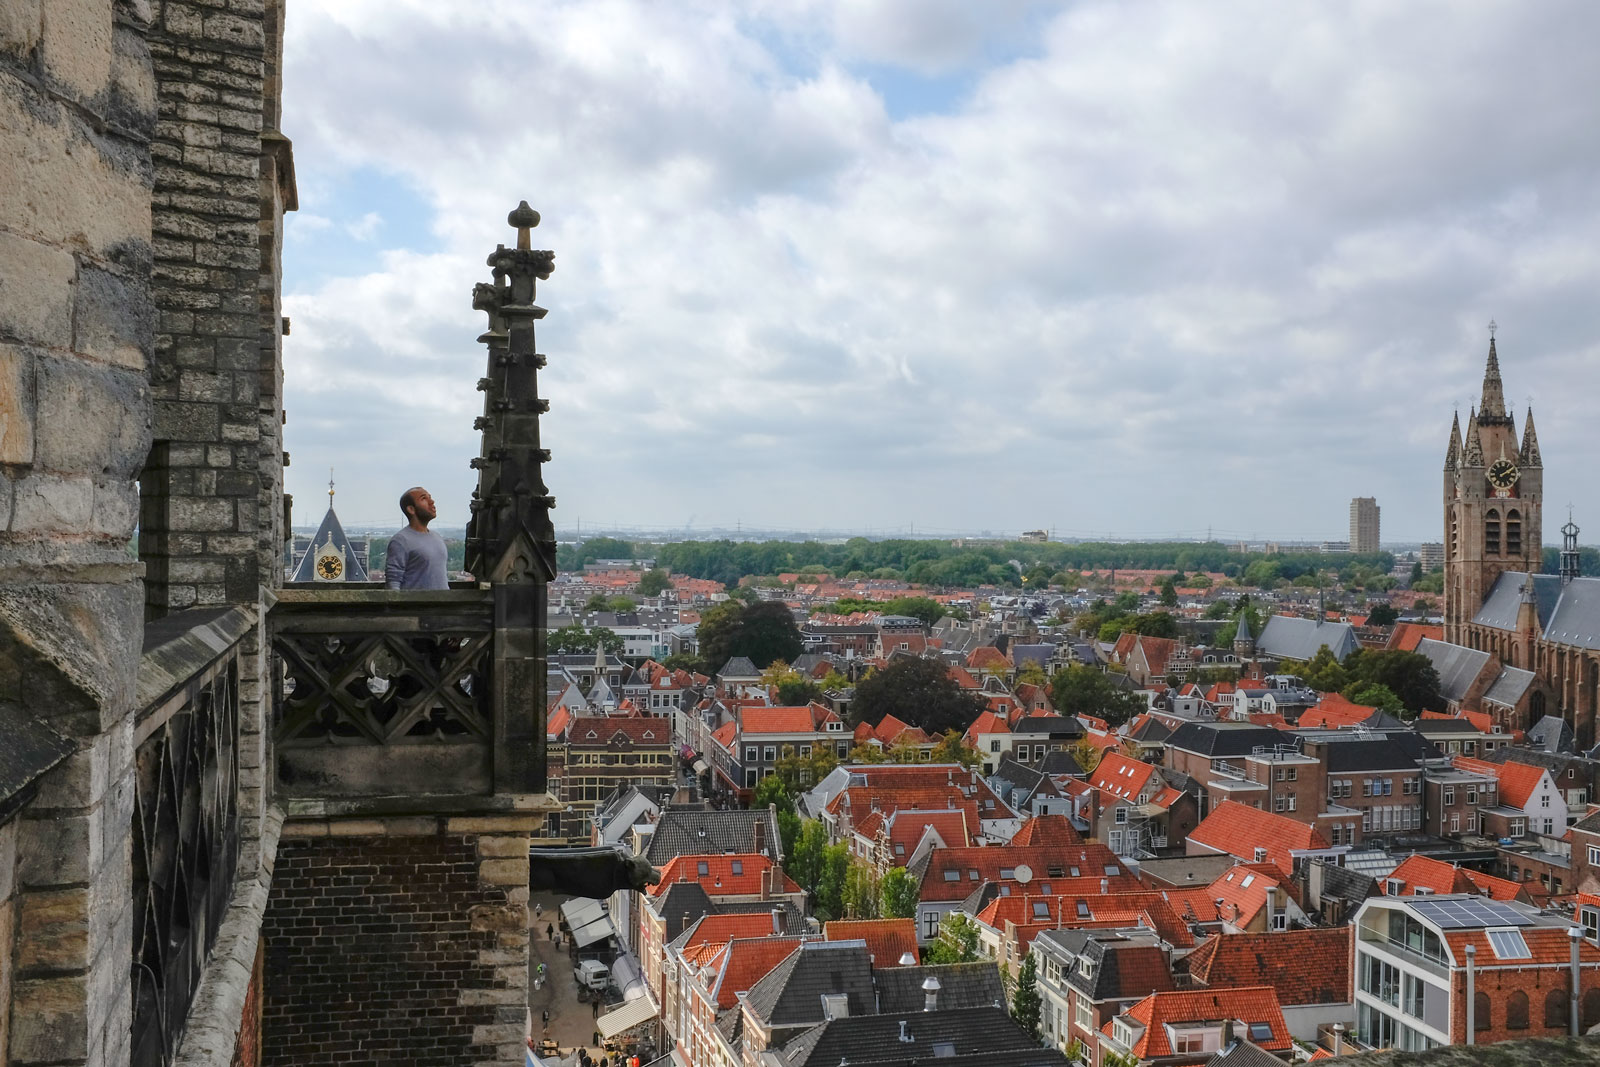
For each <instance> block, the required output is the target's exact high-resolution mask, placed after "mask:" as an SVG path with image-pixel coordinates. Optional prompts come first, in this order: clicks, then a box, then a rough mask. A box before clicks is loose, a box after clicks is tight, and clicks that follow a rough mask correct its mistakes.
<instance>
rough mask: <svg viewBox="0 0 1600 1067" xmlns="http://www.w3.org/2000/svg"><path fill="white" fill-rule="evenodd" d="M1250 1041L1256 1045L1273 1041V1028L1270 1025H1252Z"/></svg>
mask: <svg viewBox="0 0 1600 1067" xmlns="http://www.w3.org/2000/svg"><path fill="white" fill-rule="evenodd" d="M1250 1040H1251V1041H1254V1042H1255V1043H1256V1044H1258V1045H1259V1044H1260V1043H1261V1042H1263V1041H1271V1040H1272V1026H1271V1025H1270V1024H1268V1023H1251V1024H1250Z"/></svg>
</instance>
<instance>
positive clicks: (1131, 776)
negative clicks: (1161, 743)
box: [1089, 752, 1156, 800]
mask: <svg viewBox="0 0 1600 1067" xmlns="http://www.w3.org/2000/svg"><path fill="white" fill-rule="evenodd" d="M1155 773H1156V769H1155V768H1154V767H1153V766H1151V765H1150V764H1148V763H1145V762H1143V761H1141V760H1136V759H1131V758H1129V757H1127V756H1124V755H1123V754H1122V753H1120V752H1107V753H1106V754H1105V755H1104V756H1101V757H1100V762H1099V763H1098V764H1096V765H1095V768H1094V773H1093V774H1091V775H1090V776H1089V784H1090V785H1092V786H1094V787H1095V788H1096V789H1098V790H1100V791H1101V792H1102V793H1110V794H1111V795H1112V796H1114V797H1118V798H1120V799H1122V800H1131V799H1133V798H1134V797H1137V796H1138V795H1139V794H1140V793H1141V792H1143V791H1144V788H1145V786H1147V785H1149V784H1150V779H1151V777H1152V776H1154V774H1155Z"/></svg>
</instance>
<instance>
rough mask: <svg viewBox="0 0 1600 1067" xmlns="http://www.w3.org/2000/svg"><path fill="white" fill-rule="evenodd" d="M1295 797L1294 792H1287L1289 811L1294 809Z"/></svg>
mask: <svg viewBox="0 0 1600 1067" xmlns="http://www.w3.org/2000/svg"><path fill="white" fill-rule="evenodd" d="M1296 799H1297V797H1296V796H1295V794H1293V793H1290V794H1289V810H1290V811H1293V810H1294V807H1295V801H1296Z"/></svg>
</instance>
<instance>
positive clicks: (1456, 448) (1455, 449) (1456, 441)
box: [1444, 411, 1461, 471]
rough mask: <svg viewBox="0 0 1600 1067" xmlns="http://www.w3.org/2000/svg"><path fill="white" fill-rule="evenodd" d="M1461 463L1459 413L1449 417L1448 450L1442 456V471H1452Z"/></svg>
mask: <svg viewBox="0 0 1600 1067" xmlns="http://www.w3.org/2000/svg"><path fill="white" fill-rule="evenodd" d="M1460 462H1461V412H1459V411H1458V412H1456V413H1455V414H1454V415H1452V416H1451V417H1450V448H1449V450H1447V451H1446V452H1445V454H1444V469H1445V470H1447V471H1453V470H1455V469H1456V464H1458V463H1460Z"/></svg>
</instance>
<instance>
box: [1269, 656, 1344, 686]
mask: <svg viewBox="0 0 1600 1067" xmlns="http://www.w3.org/2000/svg"><path fill="white" fill-rule="evenodd" d="M1291 666H1292V669H1291ZM1282 669H1283V671H1284V673H1285V674H1297V675H1299V676H1300V679H1301V681H1303V682H1305V683H1306V684H1307V685H1309V686H1310V687H1311V688H1313V689H1315V690H1316V691H1317V692H1319V693H1337V692H1340V691H1341V690H1343V689H1344V687H1345V686H1347V685H1349V684H1350V675H1349V673H1348V672H1347V671H1346V670H1345V669H1344V665H1343V664H1341V663H1340V662H1339V661H1338V660H1336V659H1334V658H1333V653H1332V652H1331V651H1329V649H1328V646H1327V645H1323V646H1322V647H1321V648H1319V649H1317V654H1316V655H1315V656H1312V657H1311V658H1310V659H1309V660H1307V661H1306V662H1305V663H1303V664H1294V665H1291V664H1289V663H1285V664H1284V665H1283V668H1282Z"/></svg>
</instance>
